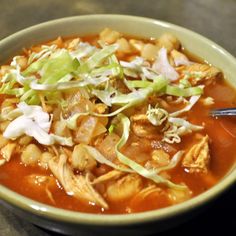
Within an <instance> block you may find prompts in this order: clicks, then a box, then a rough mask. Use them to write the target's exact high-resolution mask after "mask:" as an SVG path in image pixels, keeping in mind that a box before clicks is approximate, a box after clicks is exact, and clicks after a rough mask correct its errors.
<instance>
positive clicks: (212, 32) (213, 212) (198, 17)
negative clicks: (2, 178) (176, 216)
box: [0, 0, 236, 236]
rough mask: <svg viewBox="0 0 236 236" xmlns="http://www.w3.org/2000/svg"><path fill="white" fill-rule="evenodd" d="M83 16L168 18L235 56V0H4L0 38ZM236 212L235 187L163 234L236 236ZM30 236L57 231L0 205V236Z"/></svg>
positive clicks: (1, 0)
mask: <svg viewBox="0 0 236 236" xmlns="http://www.w3.org/2000/svg"><path fill="white" fill-rule="evenodd" d="M85 14H128V15H137V16H145V17H150V18H155V19H159V20H163V21H168V22H171V23H174V24H177V25H180V26H183V27H186V28H188V29H190V30H193V31H196V32H198V33H200V34H202V35H204V36H206V37H207V38H210V39H212V40H213V41H215V42H216V43H218V44H219V45H221V46H222V47H224V48H225V49H226V50H228V51H229V52H230V53H231V54H233V55H234V56H236V16H235V14H236V0H135V1H134V0H41V1H40V0H0V39H2V38H4V37H7V36H8V35H10V34H12V33H15V32H17V31H19V30H21V29H23V28H26V27H29V26H32V25H35V24H38V23H41V22H45V21H48V20H52V19H57V18H61V17H67V16H76V15H85ZM0 53H1V52H0ZM235 76H236V75H235ZM235 212H236V186H235V187H234V188H232V189H231V190H229V192H228V193H227V194H225V195H223V196H222V197H221V198H219V199H218V200H217V201H216V202H214V203H213V204H212V205H211V206H209V209H208V210H207V211H205V212H203V213H202V214H200V215H199V216H197V217H195V218H193V219H191V220H190V221H188V222H187V223H185V224H183V225H181V226H179V227H177V228H175V229H172V230H170V231H169V232H165V233H162V234H159V235H180V234H181V235H202V234H204V235H205V234H208V233H209V234H214V233H218V234H219V233H221V232H223V233H224V236H226V235H235V233H233V232H236V213H235ZM32 235H33V236H49V235H57V234H53V233H51V232H49V231H45V230H43V229H40V228H38V227H36V226H34V225H32V224H30V223H28V222H25V221H23V220H22V219H21V218H20V217H18V216H15V215H14V214H12V213H11V212H9V211H8V210H7V209H5V208H4V207H2V206H1V204H0V236H32ZM216 235H217V234H216Z"/></svg>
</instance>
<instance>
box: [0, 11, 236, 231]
mask: <svg viewBox="0 0 236 236" xmlns="http://www.w3.org/2000/svg"><path fill="white" fill-rule="evenodd" d="M104 27H109V28H112V29H114V30H118V31H120V32H122V33H124V34H128V35H133V36H139V37H146V38H150V37H158V36H160V35H161V34H162V33H165V32H170V33H173V34H174V35H175V36H177V38H178V39H179V40H180V41H181V43H182V45H183V47H184V48H186V49H187V50H188V51H190V52H192V53H193V54H195V55H198V56H200V57H201V58H203V59H204V60H206V61H208V62H209V63H211V64H213V65H214V66H216V67H218V68H220V69H222V71H223V72H224V74H225V77H226V79H227V80H228V81H229V82H230V83H231V84H232V85H233V86H235V87H236V78H235V74H236V60H235V58H234V57H233V56H232V55H230V54H229V53H228V52H226V51H225V50H224V49H223V48H221V47H220V46H218V45H217V44H215V43H214V42H212V41H210V40H208V39H206V38H204V37H203V36H201V35H199V34H196V33H194V32H192V31H190V30H187V29H185V28H182V27H179V26H176V25H173V24H169V23H166V22H162V21H158V20H154V19H148V18H142V17H135V16H125V15H87V16H75V17H70V18H63V19H58V20H54V21H50V22H46V23H43V24H39V25H36V26H33V27H30V28H27V29H25V30H22V31H20V32H18V33H15V34H13V35H11V36H9V37H7V38H5V39H3V40H2V41H1V42H0V63H4V62H6V61H7V60H9V59H10V58H11V57H12V56H14V55H16V54H17V53H18V52H20V51H21V50H22V48H24V47H30V46H31V45H34V44H37V43H42V42H45V41H47V40H50V39H53V38H56V37H58V36H76V35H77V36H83V35H89V34H96V33H98V32H100V31H101V30H102V29H103V28H104ZM235 176H236V168H232V169H231V171H229V173H228V174H227V175H226V176H225V177H224V178H223V179H222V180H221V181H220V182H219V183H218V184H216V185H215V186H214V187H213V188H211V189H210V190H208V191H206V192H204V193H203V194H201V195H199V196H197V197H195V198H193V199H190V200H188V201H186V202H184V203H181V204H178V205H175V206H171V207H167V208H164V209H160V210H154V211H149V212H144V213H136V214H126V215H97V214H86V213H80V212H73V211H68V210H63V209H58V208H54V207H52V206H48V205H45V204H42V203H39V202H37V201H34V200H31V199H29V198H26V197H24V196H22V195H19V194H17V193H15V192H13V191H11V190H10V189H7V188H6V187H4V186H0V198H1V199H2V203H3V204H4V205H6V206H7V207H8V208H9V209H11V210H12V211H13V212H14V213H16V214H18V215H20V216H21V217H23V218H25V219H27V220H28V221H30V222H32V223H34V224H36V225H38V226H41V227H43V228H47V229H49V230H53V231H57V232H60V233H66V234H76V235H78V234H79V233H81V235H95V234H96V235H97V234H98V233H101V234H102V235H109V234H111V235H113V236H115V235H121V234H122V235H123V236H125V235H129V236H131V235H136V236H137V235H148V234H150V233H154V232H157V231H161V230H165V229H168V228H170V227H172V226H174V225H177V224H179V223H181V222H183V221H185V220H187V219H188V218H189V217H190V216H192V215H195V214H196V213H197V211H199V210H202V209H204V206H206V205H208V203H209V202H212V200H213V199H215V198H216V197H217V196H219V195H220V194H222V193H223V192H225V191H226V189H227V188H229V187H230V186H231V185H232V184H233V183H234V182H235V180H236V177H235Z"/></svg>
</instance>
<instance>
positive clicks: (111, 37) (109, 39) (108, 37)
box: [99, 28, 121, 44]
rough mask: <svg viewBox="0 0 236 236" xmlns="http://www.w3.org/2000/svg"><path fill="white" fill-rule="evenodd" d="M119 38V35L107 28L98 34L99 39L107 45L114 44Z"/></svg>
mask: <svg viewBox="0 0 236 236" xmlns="http://www.w3.org/2000/svg"><path fill="white" fill-rule="evenodd" d="M120 37H121V34H120V33H119V32H117V31H115V30H111V29H109V28H105V29H104V30H103V31H102V32H101V33H100V34H99V38H100V39H101V40H102V41H104V42H106V43H108V44H112V43H114V42H115V41H116V40H117V39H119V38H120Z"/></svg>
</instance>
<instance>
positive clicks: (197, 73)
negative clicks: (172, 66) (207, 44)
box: [184, 63, 222, 85]
mask: <svg viewBox="0 0 236 236" xmlns="http://www.w3.org/2000/svg"><path fill="white" fill-rule="evenodd" d="M184 71H185V73H186V72H187V73H190V75H191V74H192V75H193V76H192V78H191V80H190V82H191V84H192V85H196V84H199V83H202V82H204V81H208V83H211V82H213V81H214V79H215V78H220V77H221V76H222V72H221V71H220V70H219V69H217V68H216V67H213V66H210V65H207V64H199V63H194V64H192V65H189V66H186V67H185V69H184Z"/></svg>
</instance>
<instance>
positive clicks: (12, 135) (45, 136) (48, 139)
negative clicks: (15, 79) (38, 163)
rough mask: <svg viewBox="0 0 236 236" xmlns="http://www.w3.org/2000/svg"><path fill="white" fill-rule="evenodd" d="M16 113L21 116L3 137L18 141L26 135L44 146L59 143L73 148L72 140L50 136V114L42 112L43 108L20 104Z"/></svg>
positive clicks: (13, 122) (12, 123)
mask: <svg viewBox="0 0 236 236" xmlns="http://www.w3.org/2000/svg"><path fill="white" fill-rule="evenodd" d="M17 106H18V108H17V111H16V113H18V114H20V112H21V113H22V114H21V115H20V116H18V117H17V118H15V119H14V120H13V121H12V122H11V123H10V124H9V125H8V126H7V128H6V130H5V131H4V133H3V137H5V138H7V139H13V140H15V139H17V138H18V137H20V136H22V135H24V134H26V135H28V136H31V137H34V138H35V139H36V140H37V141H38V142H39V143H41V144H43V145H52V144H54V143H59V144H61V145H66V146H72V145H73V142H72V138H71V137H70V138H65V137H60V136H57V135H54V134H49V129H50V126H51V120H50V116H49V115H48V113H46V112H44V111H43V110H42V107H41V106H28V105H27V104H26V103H24V102H21V103H19V104H18V105H17Z"/></svg>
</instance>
